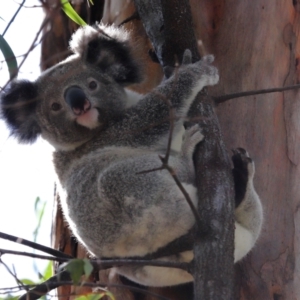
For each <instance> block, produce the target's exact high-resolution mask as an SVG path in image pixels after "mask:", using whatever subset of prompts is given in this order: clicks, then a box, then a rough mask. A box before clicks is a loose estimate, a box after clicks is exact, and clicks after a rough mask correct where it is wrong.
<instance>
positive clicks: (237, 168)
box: [232, 148, 255, 207]
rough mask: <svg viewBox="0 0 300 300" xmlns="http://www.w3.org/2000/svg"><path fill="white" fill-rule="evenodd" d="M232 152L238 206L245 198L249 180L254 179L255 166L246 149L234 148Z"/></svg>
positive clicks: (236, 204) (236, 203)
mask: <svg viewBox="0 0 300 300" xmlns="http://www.w3.org/2000/svg"><path fill="white" fill-rule="evenodd" d="M232 152H233V155H232V162H233V166H234V167H233V169H232V174H233V178H234V188H235V206H236V207H238V206H239V205H240V203H241V202H242V200H243V199H244V198H245V194H246V189H247V184H248V182H249V180H252V179H253V176H254V172H255V168H254V162H253V160H252V159H251V158H250V157H249V155H248V153H247V151H246V150H245V149H243V148H237V149H233V150H232Z"/></svg>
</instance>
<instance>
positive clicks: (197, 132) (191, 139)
mask: <svg viewBox="0 0 300 300" xmlns="http://www.w3.org/2000/svg"><path fill="white" fill-rule="evenodd" d="M203 139H204V136H203V134H202V133H201V128H200V126H199V125H193V126H192V127H190V128H188V129H187V130H186V131H185V133H184V136H183V142H182V146H181V153H182V155H192V154H193V152H194V149H195V147H196V145H197V144H198V143H199V142H201V141H202V140H203Z"/></svg>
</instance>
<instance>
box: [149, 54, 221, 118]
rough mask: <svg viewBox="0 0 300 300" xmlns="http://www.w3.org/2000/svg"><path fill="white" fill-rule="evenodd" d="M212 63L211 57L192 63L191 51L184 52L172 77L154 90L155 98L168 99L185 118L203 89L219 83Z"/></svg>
mask: <svg viewBox="0 0 300 300" xmlns="http://www.w3.org/2000/svg"><path fill="white" fill-rule="evenodd" d="M213 61H214V57H213V55H206V56H204V57H203V58H202V59H201V60H199V61H197V62H195V63H192V54H191V51H190V50H188V49H187V50H185V52H184V54H183V60H182V64H181V66H179V67H178V68H175V71H174V73H173V75H172V76H171V77H170V78H169V79H168V80H166V81H164V82H163V83H162V84H161V85H160V86H159V87H158V88H157V89H156V90H154V95H155V97H157V96H159V95H161V99H162V100H165V99H168V100H169V101H170V103H171V104H172V107H173V108H175V109H176V111H177V113H179V114H180V115H182V116H186V113H187V112H188V109H189V107H190V105H191V103H192V102H193V101H194V99H195V97H196V95H197V94H198V93H199V92H200V91H201V90H202V89H203V87H205V86H208V85H215V84H216V83H218V81H219V74H218V69H217V68H216V67H214V66H212V65H211V63H212V62H213ZM151 94H152V93H151Z"/></svg>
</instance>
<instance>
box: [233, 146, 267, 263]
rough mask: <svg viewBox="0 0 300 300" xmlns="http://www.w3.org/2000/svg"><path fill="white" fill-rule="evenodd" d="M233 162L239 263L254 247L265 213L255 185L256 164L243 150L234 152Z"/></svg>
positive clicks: (236, 240)
mask: <svg viewBox="0 0 300 300" xmlns="http://www.w3.org/2000/svg"><path fill="white" fill-rule="evenodd" d="M232 161H233V165H234V168H233V170H232V173H233V177H234V183H235V201H236V209H235V227H236V229H235V253H234V258H235V261H238V260H240V259H241V258H242V257H244V256H245V255H246V254H247V253H248V252H249V251H250V250H251V248H252V247H253V246H254V244H255V242H256V240H257V238H258V236H259V233H260V230H261V226H262V220H263V212H262V206H261V202H260V199H259V196H258V195H257V193H256V191H255V189H254V185H253V177H254V173H255V167H254V162H253V161H252V159H251V158H250V157H249V155H248V153H247V152H246V151H245V150H244V149H242V148H238V149H235V150H233V156H232Z"/></svg>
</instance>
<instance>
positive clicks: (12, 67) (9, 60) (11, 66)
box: [0, 35, 18, 79]
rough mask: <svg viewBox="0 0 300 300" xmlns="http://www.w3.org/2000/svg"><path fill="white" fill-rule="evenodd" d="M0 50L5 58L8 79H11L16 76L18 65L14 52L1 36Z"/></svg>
mask: <svg viewBox="0 0 300 300" xmlns="http://www.w3.org/2000/svg"><path fill="white" fill-rule="evenodd" d="M0 50H1V52H2V53H3V56H4V58H5V62H6V64H7V67H8V71H9V74H10V79H13V78H15V77H16V76H17V75H18V63H17V59H16V56H15V54H14V52H13V51H12V49H11V47H10V46H9V44H8V43H7V42H6V40H5V39H4V37H3V36H2V35H0Z"/></svg>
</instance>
